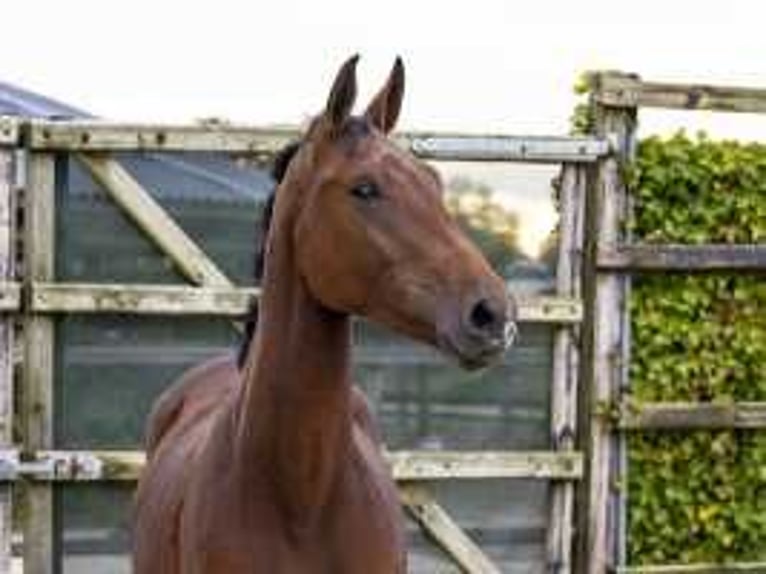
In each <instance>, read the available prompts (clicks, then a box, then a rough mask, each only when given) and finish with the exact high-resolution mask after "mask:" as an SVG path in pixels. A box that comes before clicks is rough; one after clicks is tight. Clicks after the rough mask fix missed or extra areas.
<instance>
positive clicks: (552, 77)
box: [0, 0, 766, 250]
mask: <svg viewBox="0 0 766 574" xmlns="http://www.w3.org/2000/svg"><path fill="white" fill-rule="evenodd" d="M0 14H2V22H3V29H2V32H0V50H1V51H0V53H2V54H3V58H2V63H1V64H0V80H3V81H8V82H12V83H15V84H17V85H20V86H22V87H26V88H29V89H32V90H35V91H38V92H41V93H44V94H47V95H50V96H53V97H56V98H58V99H61V100H63V101H65V102H67V103H71V104H73V105H77V106H80V107H82V108H85V109H87V110H89V111H92V112H94V113H96V114H98V115H100V116H103V117H106V118H110V119H115V120H136V121H154V120H160V121H168V122H184V121H190V120H194V119H197V118H202V117H221V118H227V119H230V120H232V121H237V122H246V123H255V124H273V123H281V124H284V123H289V124H295V123H298V122H301V121H302V120H303V119H305V118H306V117H307V116H308V115H310V114H312V113H315V112H316V111H318V110H319V109H320V108H321V107H322V105H323V103H324V100H325V97H326V93H327V90H328V87H329V83H330V82H331V80H332V78H333V75H334V73H335V71H336V69H337V67H338V66H339V64H340V63H341V62H342V61H343V60H344V59H345V58H346V57H347V56H348V55H350V54H351V53H354V52H359V53H360V54H361V55H362V60H361V61H360V66H359V79H360V101H361V102H362V103H364V102H366V99H367V98H368V97H369V95H370V94H371V93H372V92H374V91H375V90H377V88H378V87H379V85H380V83H381V82H382V81H383V79H384V77H385V75H386V74H387V72H388V69H389V67H390V65H391V63H392V61H393V58H394V57H395V55H397V54H401V55H402V57H403V58H404V61H405V65H406V68H407V93H406V96H405V104H404V110H403V113H402V118H401V125H402V126H403V127H405V128H412V129H437V130H461V131H468V132H482V131H484V132H496V133H498V132H499V133H510V134H561V133H564V132H566V130H567V129H568V118H569V116H570V114H571V110H572V106H573V105H574V103H575V98H574V96H573V94H572V90H571V86H572V85H573V84H574V82H575V80H576V78H577V76H578V74H580V73H581V72H583V71H585V70H588V69H605V68H609V69H620V70H624V71H631V72H637V73H639V74H641V75H642V76H643V77H644V78H646V79H652V80H675V81H682V82H694V81H696V82H706V83H726V84H740V85H752V86H760V87H766V32H764V26H766V2H763V1H761V0H751V1H745V0H728V1H727V2H703V1H700V0H697V1H687V0H676V1H669V0H664V1H656V0H643V1H642V2H635V1H631V2H620V1H618V0H577V1H558V2H554V1H552V0H533V1H527V2H512V1H511V0H505V1H502V0H471V1H470V2H460V1H452V2H450V1H447V0H442V1H440V2H436V1H427V0H421V1H420V2H418V1H417V0H406V1H405V0H380V1H377V2H365V1H361V0H356V1H350V0H314V1H310V0H279V1H276V2H269V1H265V0H261V1H259V2H256V1H252V0H251V1H250V2H238V1H234V0H217V1H216V2H209V1H205V0H200V1H197V2H194V1H193V0H185V1H183V2H181V1H175V0H173V1H171V0H165V1H161V0H131V1H129V2H120V1H115V0H93V1H86V0H68V1H61V0H49V1H44V0H5V2H3V6H2V8H1V9H0ZM641 121H642V124H641V125H642V133H648V132H655V131H665V132H666V131H668V130H673V129H677V128H679V127H682V126H686V127H687V129H689V130H690V131H692V132H693V131H696V130H697V129H706V130H707V131H709V132H711V133H712V134H713V135H714V136H726V137H740V138H746V139H761V140H763V141H766V116H761V117H757V116H732V115H728V114H723V115H716V116H715V117H713V116H712V115H711V114H704V113H694V114H690V113H686V112H677V113H667V112H664V113H663V112H644V113H642V115H641ZM493 169H494V168H493ZM504 169H513V168H510V167H509V168H504ZM488 177H492V178H495V179H496V178H497V176H496V175H493V176H488ZM545 178H546V181H547V174H546V175H545ZM501 179H502V178H501ZM515 179H517V178H515V177H512V176H509V180H508V181H509V182H510V181H512V180H515ZM533 179H534V178H533ZM541 181H542V179H541ZM524 193H527V192H524ZM524 193H517V194H516V196H517V199H518V203H519V205H520V204H521V203H527V204H529V203H530V202H531V203H532V204H535V203H537V204H539V202H540V201H542V200H543V198H544V196H545V195H546V194H547V191H545V190H538V191H537V192H536V195H537V196H539V201H536V200H534V201H533V198H531V197H530V196H529V195H528V194H527V195H526V196H524ZM530 193H531V192H530ZM511 195H513V194H511ZM511 203H513V202H511ZM532 211H534V209H533V210H532ZM530 213H532V212H530ZM540 213H541V214H542V211H540ZM540 217H541V218H542V219H545V223H541V222H540V221H537V222H536V225H537V227H538V228H540V229H538V231H537V232H535V233H536V236H539V235H541V234H542V233H544V230H543V228H545V227H549V226H550V221H551V218H552V213H551V212H550V210H548V212H547V215H546V214H542V215H541V216H540ZM530 233H532V232H531V231H530ZM538 239H539V238H538ZM526 240H527V241H528V242H532V241H537V239H534V240H533V239H532V238H531V237H527V238H526ZM530 245H531V243H530ZM528 247H529V246H528ZM529 249H530V250H531V247H529Z"/></svg>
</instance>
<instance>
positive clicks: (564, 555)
mask: <svg viewBox="0 0 766 574" xmlns="http://www.w3.org/2000/svg"><path fill="white" fill-rule="evenodd" d="M585 181H586V174H585V171H584V170H583V169H582V167H580V166H577V165H575V164H565V165H564V166H563V169H562V174H561V187H560V194H559V211H560V214H561V215H560V221H559V245H558V258H557V268H556V293H557V295H558V296H560V297H573V298H577V297H579V296H580V277H581V272H582V269H581V260H582V249H583V224H584V221H583V220H584V204H585ZM575 329H577V326H576V325H570V326H566V327H564V328H559V329H558V330H557V331H556V333H555V335H554V344H553V378H552V379H553V380H552V384H551V442H552V446H553V448H554V449H555V450H556V451H558V452H571V451H572V450H573V449H574V437H575V434H576V409H577V368H578V367H577V364H578V350H577V344H576V333H575V332H574V331H575ZM549 508H550V514H549V520H548V530H547V533H546V554H547V564H548V569H549V570H550V571H554V572H558V573H559V574H568V573H569V572H571V571H572V536H573V526H574V524H573V519H574V485H573V484H572V482H570V481H557V482H554V483H553V484H552V485H551V502H550V507H549Z"/></svg>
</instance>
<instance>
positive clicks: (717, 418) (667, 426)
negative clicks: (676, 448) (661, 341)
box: [619, 402, 766, 431]
mask: <svg viewBox="0 0 766 574" xmlns="http://www.w3.org/2000/svg"><path fill="white" fill-rule="evenodd" d="M621 411H622V414H621V418H620V421H619V426H620V428H623V429H627V430H641V431H648V430H692V429H735V428H736V429H764V428H766V403H764V402H761V403H758V402H742V403H732V404H708V403H643V404H640V405H635V404H630V405H625V406H624V407H623V408H622V409H621Z"/></svg>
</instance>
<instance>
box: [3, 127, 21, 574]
mask: <svg viewBox="0 0 766 574" xmlns="http://www.w3.org/2000/svg"><path fill="white" fill-rule="evenodd" d="M13 131H14V130H12V128H11V127H10V126H9V124H8V123H6V122H4V121H0V282H2V283H0V312H3V314H2V315H0V449H6V448H11V446H12V445H13V424H14V417H13V414H14V413H13V387H14V384H13V370H14V369H13V367H14V365H13V358H14V337H15V333H14V331H15V329H14V317H13V315H10V314H6V313H4V312H7V311H14V310H16V309H18V305H19V288H18V285H17V284H15V283H13V281H14V279H15V273H16V269H15V267H16V266H15V260H16V254H15V251H16V250H15V247H14V245H15V238H16V237H15V227H16V226H15V211H16V205H15V200H14V192H15V185H14V182H15V177H14V175H15V174H14V172H15V165H14V152H13V149H12V148H11V147H4V145H3V144H4V141H3V140H4V139H5V138H6V137H7V138H9V139H10V138H12V137H13V136H14V135H15V133H12V132H13ZM5 143H8V144H10V143H11V142H5ZM12 534H13V496H12V492H11V487H10V486H8V485H4V486H0V572H10V569H11V538H12Z"/></svg>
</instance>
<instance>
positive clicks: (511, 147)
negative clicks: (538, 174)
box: [400, 134, 610, 163]
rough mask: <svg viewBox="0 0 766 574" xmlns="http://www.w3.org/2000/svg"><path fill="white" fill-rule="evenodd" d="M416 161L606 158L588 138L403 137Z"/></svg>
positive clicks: (605, 145) (602, 143)
mask: <svg viewBox="0 0 766 574" xmlns="http://www.w3.org/2000/svg"><path fill="white" fill-rule="evenodd" d="M400 139H402V140H405V141H408V142H409V148H410V150H411V151H412V152H413V153H414V154H415V155H418V156H420V157H423V158H426V159H434V160H445V161H509V162H529V163H564V162H568V163H577V162H594V161H596V160H597V159H598V158H600V157H602V156H605V155H607V154H609V152H610V145H609V142H608V141H607V140H601V139H596V138H590V137H534V136H531V137H530V136H527V137H519V136H441V135H417V134H413V135H405V136H402V137H401V138H400Z"/></svg>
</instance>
